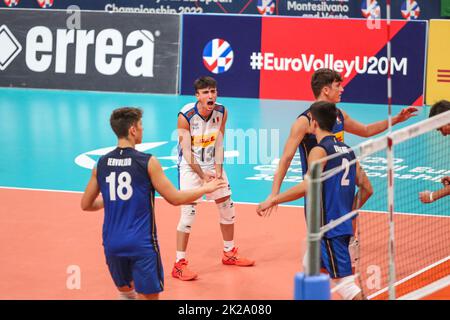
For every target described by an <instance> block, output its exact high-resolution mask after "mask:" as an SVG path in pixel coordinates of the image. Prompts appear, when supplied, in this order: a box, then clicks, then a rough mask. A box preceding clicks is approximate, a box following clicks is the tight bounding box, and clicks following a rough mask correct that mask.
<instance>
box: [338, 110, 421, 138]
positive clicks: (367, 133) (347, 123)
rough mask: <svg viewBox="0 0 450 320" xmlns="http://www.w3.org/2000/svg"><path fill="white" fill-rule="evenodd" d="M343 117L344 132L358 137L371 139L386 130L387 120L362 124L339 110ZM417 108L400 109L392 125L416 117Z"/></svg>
mask: <svg viewBox="0 0 450 320" xmlns="http://www.w3.org/2000/svg"><path fill="white" fill-rule="evenodd" d="M340 110H341V112H342V114H343V116H344V130H345V131H346V132H349V133H353V134H356V135H357V136H360V137H365V138H367V137H372V136H374V135H376V134H378V133H381V132H383V131H385V130H386V129H387V128H388V125H389V124H388V120H382V121H378V122H374V123H371V124H367V125H366V124H362V123H361V122H358V121H356V120H355V119H353V118H351V117H350V116H349V115H348V114H347V113H346V112H345V111H344V110H342V109H340ZM416 112H417V108H415V107H407V108H404V109H402V110H401V111H400V112H399V113H398V114H397V115H396V116H394V117H393V118H392V125H395V124H397V123H400V122H403V121H406V120H408V119H409V118H411V117H414V116H416V115H417V113H416Z"/></svg>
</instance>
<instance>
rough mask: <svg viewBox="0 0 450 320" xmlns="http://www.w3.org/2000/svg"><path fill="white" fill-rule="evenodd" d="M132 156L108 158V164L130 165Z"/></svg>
mask: <svg viewBox="0 0 450 320" xmlns="http://www.w3.org/2000/svg"><path fill="white" fill-rule="evenodd" d="M131 161H132V160H131V158H125V159H115V158H108V162H107V165H108V167H129V166H131Z"/></svg>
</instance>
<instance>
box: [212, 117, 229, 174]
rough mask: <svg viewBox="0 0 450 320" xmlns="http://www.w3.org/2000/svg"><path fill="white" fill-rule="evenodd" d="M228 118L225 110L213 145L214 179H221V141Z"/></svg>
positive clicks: (222, 153) (222, 158)
mask: <svg viewBox="0 0 450 320" xmlns="http://www.w3.org/2000/svg"><path fill="white" fill-rule="evenodd" d="M227 118H228V111H227V109H225V112H224V114H223V119H222V125H221V127H220V132H219V134H218V136H217V140H216V143H215V146H214V147H215V156H214V160H215V161H214V165H215V169H216V178H217V179H222V172H223V171H222V170H223V161H224V155H225V154H224V148H223V140H224V137H225V127H226V122H227Z"/></svg>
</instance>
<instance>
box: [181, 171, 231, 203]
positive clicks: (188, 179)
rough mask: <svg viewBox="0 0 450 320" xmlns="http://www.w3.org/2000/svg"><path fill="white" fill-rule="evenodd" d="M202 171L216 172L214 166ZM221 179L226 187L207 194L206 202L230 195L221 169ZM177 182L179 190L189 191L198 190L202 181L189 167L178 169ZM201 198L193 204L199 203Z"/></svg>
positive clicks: (226, 179)
mask: <svg viewBox="0 0 450 320" xmlns="http://www.w3.org/2000/svg"><path fill="white" fill-rule="evenodd" d="M202 170H203V171H209V172H213V173H215V172H216V169H215V167H214V166H211V167H202ZM222 172H223V173H222V177H223V179H224V180H225V182H227V183H228V186H227V187H225V188H221V189H219V190H216V191H214V192H212V193H207V194H206V195H205V196H206V200H217V199H221V198H225V197H228V196H230V195H231V188H230V183H229V182H228V178H227V174H226V173H225V170H223V169H222ZM178 179H179V180H178V181H179V185H180V190H191V189H195V188H199V187H201V186H202V185H203V180H202V179H200V177H199V175H198V174H197V173H195V172H194V171H193V170H192V168H191V167H189V166H180V167H179V168H178ZM201 199H202V198H199V199H197V200H196V201H195V202H199V201H200V200H201Z"/></svg>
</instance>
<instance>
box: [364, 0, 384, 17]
mask: <svg viewBox="0 0 450 320" xmlns="http://www.w3.org/2000/svg"><path fill="white" fill-rule="evenodd" d="M361 12H362V15H363V17H364V18H367V19H378V18H380V16H381V9H380V5H379V4H378V2H377V1H376V0H363V2H362V4H361Z"/></svg>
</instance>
